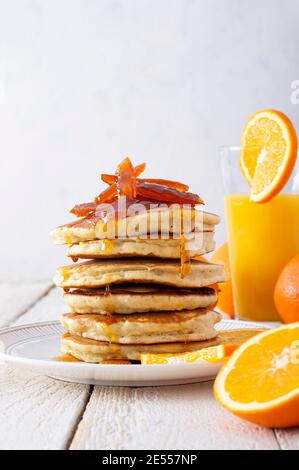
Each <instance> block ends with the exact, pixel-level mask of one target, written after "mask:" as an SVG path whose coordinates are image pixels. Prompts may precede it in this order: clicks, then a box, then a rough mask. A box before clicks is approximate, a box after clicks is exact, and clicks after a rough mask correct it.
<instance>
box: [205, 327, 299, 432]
mask: <svg viewBox="0 0 299 470" xmlns="http://www.w3.org/2000/svg"><path fill="white" fill-rule="evenodd" d="M214 392H215V396H216V399H217V400H218V401H219V402H220V403H221V404H222V405H223V406H224V407H225V408H227V409H228V410H229V411H231V412H232V413H234V414H236V415H237V416H239V417H241V418H244V419H247V420H248V421H251V422H253V423H255V424H260V425H263V426H267V427H290V426H297V425H299V322H297V323H292V324H288V325H284V326H281V327H278V328H274V329H270V330H266V331H264V332H263V333H259V334H258V335H256V336H253V337H252V338H251V339H249V340H248V341H246V342H245V343H243V344H242V345H241V346H240V347H239V348H238V349H237V350H236V351H235V352H234V353H233V354H232V356H231V357H230V358H229V359H228V361H227V362H226V364H225V365H224V366H223V368H222V369H221V371H220V372H219V374H218V376H217V378H216V381H215V385H214Z"/></svg>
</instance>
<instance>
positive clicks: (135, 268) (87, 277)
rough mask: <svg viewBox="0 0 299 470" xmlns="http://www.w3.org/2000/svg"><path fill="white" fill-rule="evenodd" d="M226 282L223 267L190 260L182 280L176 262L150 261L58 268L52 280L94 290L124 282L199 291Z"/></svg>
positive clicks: (98, 262)
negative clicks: (186, 272)
mask: <svg viewBox="0 0 299 470" xmlns="http://www.w3.org/2000/svg"><path fill="white" fill-rule="evenodd" d="M226 280H227V276H226V274H225V271H224V268H223V266H222V265H218V264H212V263H208V262H201V261H195V260H192V261H191V264H190V270H189V272H188V274H187V275H186V276H185V277H183V278H182V277H181V276H180V263H179V261H177V260H157V259H153V258H134V259H118V260H109V261H108V260H97V261H87V262H85V263H78V264H73V265H70V266H64V267H61V268H59V269H58V271H57V274H56V276H55V277H54V283H55V284H56V285H57V286H59V287H63V288H76V287H87V288H96V287H101V286H105V285H110V284H120V283H124V282H131V283H132V282H133V283H135V282H137V283H140V282H141V283H155V284H164V285H169V286H175V287H184V288H199V287H204V286H209V285H211V284H215V283H217V282H223V281H226Z"/></svg>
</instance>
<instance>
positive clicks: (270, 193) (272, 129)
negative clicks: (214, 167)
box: [240, 109, 298, 202]
mask: <svg viewBox="0 0 299 470" xmlns="http://www.w3.org/2000/svg"><path fill="white" fill-rule="evenodd" d="M241 146H242V150H241V161H240V164H241V169H242V172H243V174H244V176H245V178H246V180H247V182H248V184H249V186H250V188H251V195H250V199H251V200H252V201H253V202H266V201H269V200H270V199H272V198H273V197H274V196H275V195H276V194H278V193H279V192H280V191H281V189H282V188H283V187H284V186H285V184H286V183H287V181H288V180H289V178H290V176H291V174H292V171H293V169H294V166H295V163H296V159H297V151H298V140H297V133H296V130H295V128H294V126H293V124H292V122H291V121H290V119H289V118H288V117H287V116H286V115H285V114H283V113H281V112H280V111H275V110H272V109H267V110H264V111H258V112H256V113H255V114H254V115H253V116H251V118H250V119H249V121H248V122H247V124H246V125H245V127H244V129H243V133H242V140H241Z"/></svg>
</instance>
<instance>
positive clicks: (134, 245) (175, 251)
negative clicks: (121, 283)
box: [67, 232, 215, 259]
mask: <svg viewBox="0 0 299 470" xmlns="http://www.w3.org/2000/svg"><path fill="white" fill-rule="evenodd" d="M198 235H199V234H198ZM214 248H215V241H214V232H203V233H202V234H201V235H200V236H197V237H196V238H195V239H193V240H190V241H189V242H186V246H185V249H186V251H187V253H188V255H189V256H190V257H191V258H194V257H196V256H201V255H204V254H205V253H209V252H210V251H213V250H214ZM67 256H69V257H71V258H75V259H77V258H83V259H84V258H85V259H97V258H119V257H123V256H126V257H131V256H132V257H135V256H149V257H157V258H180V256H181V240H180V239H177V238H176V239H174V238H170V239H168V240H163V239H162V238H159V239H158V240H152V239H148V240H144V239H141V238H124V239H118V238H115V239H113V240H108V239H104V240H92V241H87V242H80V243H76V244H74V245H71V246H70V247H69V249H68V252H67Z"/></svg>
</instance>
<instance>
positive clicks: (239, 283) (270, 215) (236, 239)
mask: <svg viewBox="0 0 299 470" xmlns="http://www.w3.org/2000/svg"><path fill="white" fill-rule="evenodd" d="M225 210H226V222H227V232H228V244H229V253H230V264H231V276H232V284H233V290H234V303H235V311H236V314H237V316H238V317H239V318H242V319H246V320H258V321H276V320H279V316H278V313H277V311H276V309H275V306H274V301H273V294H274V287H275V284H276V281H277V278H278V276H279V274H280V272H281V270H282V268H283V267H284V266H285V265H286V263H287V262H288V261H289V260H290V259H291V258H292V257H293V256H295V255H296V254H298V253H299V194H280V195H278V196H277V197H275V198H274V199H272V200H271V201H269V202H267V203H264V204H258V203H253V202H250V200H249V196H248V195H228V196H225Z"/></svg>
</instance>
